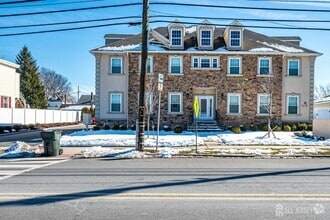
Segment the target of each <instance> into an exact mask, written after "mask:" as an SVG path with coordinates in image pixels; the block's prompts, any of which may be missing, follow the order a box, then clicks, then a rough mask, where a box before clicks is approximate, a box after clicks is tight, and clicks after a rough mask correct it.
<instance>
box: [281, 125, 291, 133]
mask: <svg viewBox="0 0 330 220" xmlns="http://www.w3.org/2000/svg"><path fill="white" fill-rule="evenodd" d="M283 130H284V131H288V132H290V131H291V126H290V125H284V127H283Z"/></svg>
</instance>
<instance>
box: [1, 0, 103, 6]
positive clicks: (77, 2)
mask: <svg viewBox="0 0 330 220" xmlns="http://www.w3.org/2000/svg"><path fill="white" fill-rule="evenodd" d="M34 1H40V0H34ZM101 1H106V0H82V1H71V2H57V3H44V4H33V5H15V6H6V7H0V8H23V7H24V8H30V7H40V6H52V5H70V4H81V3H89V2H101Z"/></svg>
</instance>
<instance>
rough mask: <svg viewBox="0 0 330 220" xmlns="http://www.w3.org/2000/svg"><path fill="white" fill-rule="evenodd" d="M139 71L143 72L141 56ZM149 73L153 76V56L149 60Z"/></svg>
mask: <svg viewBox="0 0 330 220" xmlns="http://www.w3.org/2000/svg"><path fill="white" fill-rule="evenodd" d="M139 68H140V69H139V71H140V72H141V56H140V61H139ZM147 73H148V74H152V73H153V59H152V56H148V59H147Z"/></svg>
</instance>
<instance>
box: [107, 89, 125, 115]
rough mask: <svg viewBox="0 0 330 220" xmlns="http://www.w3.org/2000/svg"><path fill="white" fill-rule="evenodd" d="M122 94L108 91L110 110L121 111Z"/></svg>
mask: <svg viewBox="0 0 330 220" xmlns="http://www.w3.org/2000/svg"><path fill="white" fill-rule="evenodd" d="M122 104H123V95H122V93H117V92H114V93H110V112H115V113H116V112H122Z"/></svg>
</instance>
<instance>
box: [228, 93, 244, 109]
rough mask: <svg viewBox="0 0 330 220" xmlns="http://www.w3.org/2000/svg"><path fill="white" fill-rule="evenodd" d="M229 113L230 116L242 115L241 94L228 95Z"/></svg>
mask: <svg viewBox="0 0 330 220" xmlns="http://www.w3.org/2000/svg"><path fill="white" fill-rule="evenodd" d="M227 113H228V114H240V113H241V94H239V93H229V94H228V101H227Z"/></svg>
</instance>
